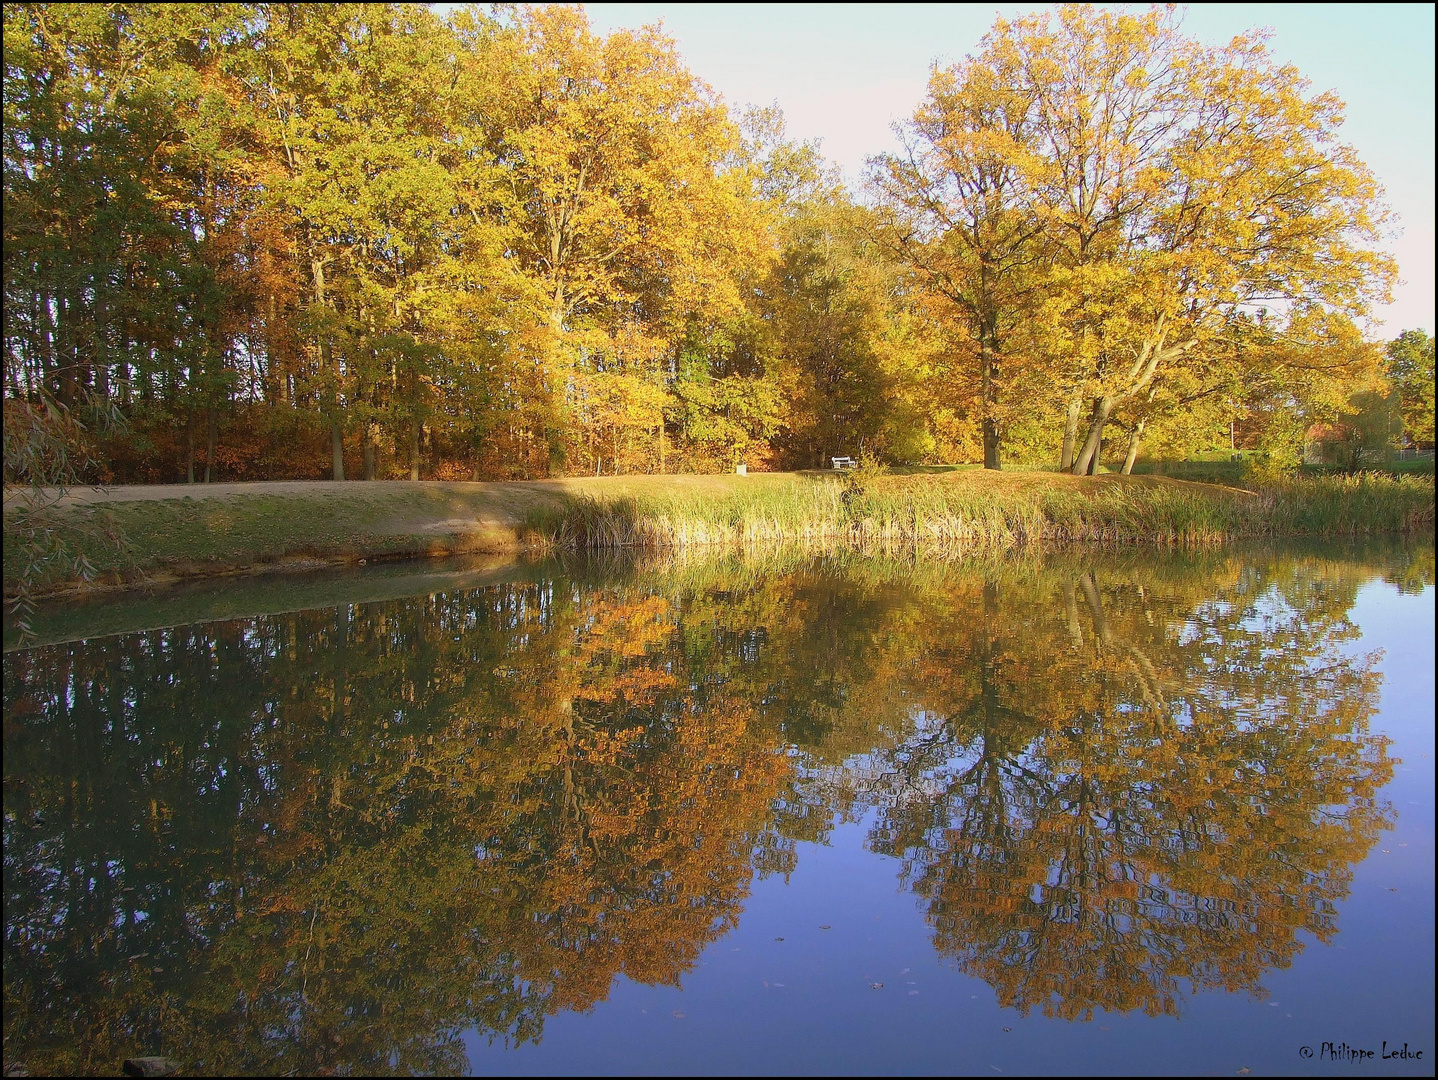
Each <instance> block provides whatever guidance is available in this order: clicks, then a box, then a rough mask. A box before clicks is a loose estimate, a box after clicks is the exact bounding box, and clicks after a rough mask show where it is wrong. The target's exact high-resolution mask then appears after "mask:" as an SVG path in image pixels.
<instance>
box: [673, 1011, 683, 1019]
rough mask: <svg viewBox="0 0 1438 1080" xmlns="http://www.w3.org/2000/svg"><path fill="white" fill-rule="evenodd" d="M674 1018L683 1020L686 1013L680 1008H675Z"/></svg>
mask: <svg viewBox="0 0 1438 1080" xmlns="http://www.w3.org/2000/svg"><path fill="white" fill-rule="evenodd" d="M674 1019H676V1020H683V1019H684V1014H683V1013H682V1012H680V1011H679V1010H678V1009H675V1010H674Z"/></svg>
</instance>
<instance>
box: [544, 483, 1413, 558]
mask: <svg viewBox="0 0 1438 1080" xmlns="http://www.w3.org/2000/svg"><path fill="white" fill-rule="evenodd" d="M1433 492H1434V485H1433V480H1432V478H1424V477H1392V476H1384V475H1380V474H1360V475H1358V476H1353V477H1346V476H1335V477H1317V478H1312V479H1297V480H1288V481H1282V482H1279V483H1276V484H1273V485H1270V486H1266V487H1264V488H1261V489H1259V490H1257V491H1245V490H1242V489H1238V488H1225V487H1219V486H1216V485H1207V484H1194V483H1184V482H1181V481H1172V480H1166V479H1162V478H1156V477H1154V478H1150V477H1128V478H1108V477H1105V478H1100V479H1097V480H1092V481H1087V482H1083V483H1077V482H1071V481H1070V480H1069V478H1067V477H1044V476H1035V475H1034V474H1028V475H1027V476H1015V477H1013V478H1011V479H1002V480H996V481H993V482H982V483H980V482H972V481H969V482H952V481H951V480H949V479H948V478H944V477H931V476H902V477H901V476H868V477H864V478H861V479H855V478H852V477H847V478H844V479H837V478H836V479H830V478H822V479H815V478H807V477H796V478H794V479H793V480H791V481H788V482H786V483H774V484H765V485H762V486H759V485H755V486H754V487H752V488H745V487H742V486H741V487H736V488H734V489H731V490H730V491H729V492H728V493H727V494H722V495H718V496H699V495H694V494H690V493H684V492H663V493H644V494H639V495H634V494H628V495H624V496H622V497H616V498H609V499H605V498H602V497H596V496H594V495H585V494H578V495H573V496H570V497H569V501H568V504H567V506H566V508H565V510H564V511H563V512H562V513H561V514H560V515H559V516H558V518H557V519H551V520H550V521H549V522H547V523H546V524H545V527H544V528H543V529H541V530H538V531H540V532H542V533H543V535H545V536H546V538H547V539H548V541H549V542H550V543H552V544H554V545H556V546H558V547H561V548H616V547H688V546H694V545H704V546H709V545H717V544H725V545H750V544H762V543H772V542H781V541H800V542H807V541H823V542H833V541H839V542H842V543H845V544H848V545H851V546H854V547H857V548H860V549H866V548H884V547H889V546H894V545H906V544H907V545H912V544H917V545H921V546H933V547H938V548H948V547H957V548H963V549H968V550H983V549H986V548H1002V549H1013V548H1024V547H1028V546H1031V545H1036V544H1052V543H1066V542H1099V543H1111V544H1130V543H1147V544H1160V545H1171V546H1195V545H1204V544H1216V543H1222V542H1224V541H1227V540H1232V539H1236V538H1239V537H1257V536H1351V535H1364V534H1377V533H1398V532H1405V531H1413V530H1422V529H1430V530H1431V529H1432V527H1433V520H1434V514H1433V506H1434V501H1433Z"/></svg>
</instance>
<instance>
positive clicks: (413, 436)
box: [409, 417, 420, 480]
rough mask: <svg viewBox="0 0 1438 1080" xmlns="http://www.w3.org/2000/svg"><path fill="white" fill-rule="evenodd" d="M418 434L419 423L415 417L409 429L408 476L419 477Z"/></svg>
mask: <svg viewBox="0 0 1438 1080" xmlns="http://www.w3.org/2000/svg"><path fill="white" fill-rule="evenodd" d="M419 436H420V423H419V418H418V417H416V418H415V420H414V422H413V423H412V424H411V425H410V429H409V478H410V479H411V480H418V479H419Z"/></svg>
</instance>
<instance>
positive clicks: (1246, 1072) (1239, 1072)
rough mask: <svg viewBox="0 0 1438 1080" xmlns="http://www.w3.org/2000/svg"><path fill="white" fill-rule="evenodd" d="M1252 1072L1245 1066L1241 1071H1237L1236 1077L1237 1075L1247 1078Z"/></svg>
mask: <svg viewBox="0 0 1438 1080" xmlns="http://www.w3.org/2000/svg"><path fill="white" fill-rule="evenodd" d="M1252 1071H1253V1070H1252V1069H1250V1068H1249V1067H1248V1066H1246V1065H1245V1066H1244V1067H1243V1068H1241V1069H1239V1070H1238V1075H1239V1076H1247V1075H1248V1074H1249V1073H1251V1072H1252Z"/></svg>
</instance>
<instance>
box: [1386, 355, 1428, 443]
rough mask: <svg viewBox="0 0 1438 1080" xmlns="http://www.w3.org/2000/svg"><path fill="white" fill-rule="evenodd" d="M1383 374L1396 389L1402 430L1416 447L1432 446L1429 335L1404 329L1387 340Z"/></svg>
mask: <svg viewBox="0 0 1438 1080" xmlns="http://www.w3.org/2000/svg"><path fill="white" fill-rule="evenodd" d="M1387 359H1388V365H1387V375H1388V378H1389V380H1391V381H1392V383H1393V385H1394V386H1395V387H1396V388H1397V390H1398V397H1399V402H1400V408H1401V410H1402V414H1403V433H1404V434H1405V435H1406V436H1407V437H1408V439H1409V441H1410V442H1413V443H1415V444H1417V445H1419V446H1424V447H1428V448H1429V449H1431V448H1432V446H1433V335H1432V334H1428V333H1425V332H1424V331H1422V330H1405V331H1403V333H1401V334H1399V335H1398V336H1397V337H1396V338H1394V339H1393V340H1392V341H1390V342H1389V343H1388V349H1387Z"/></svg>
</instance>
